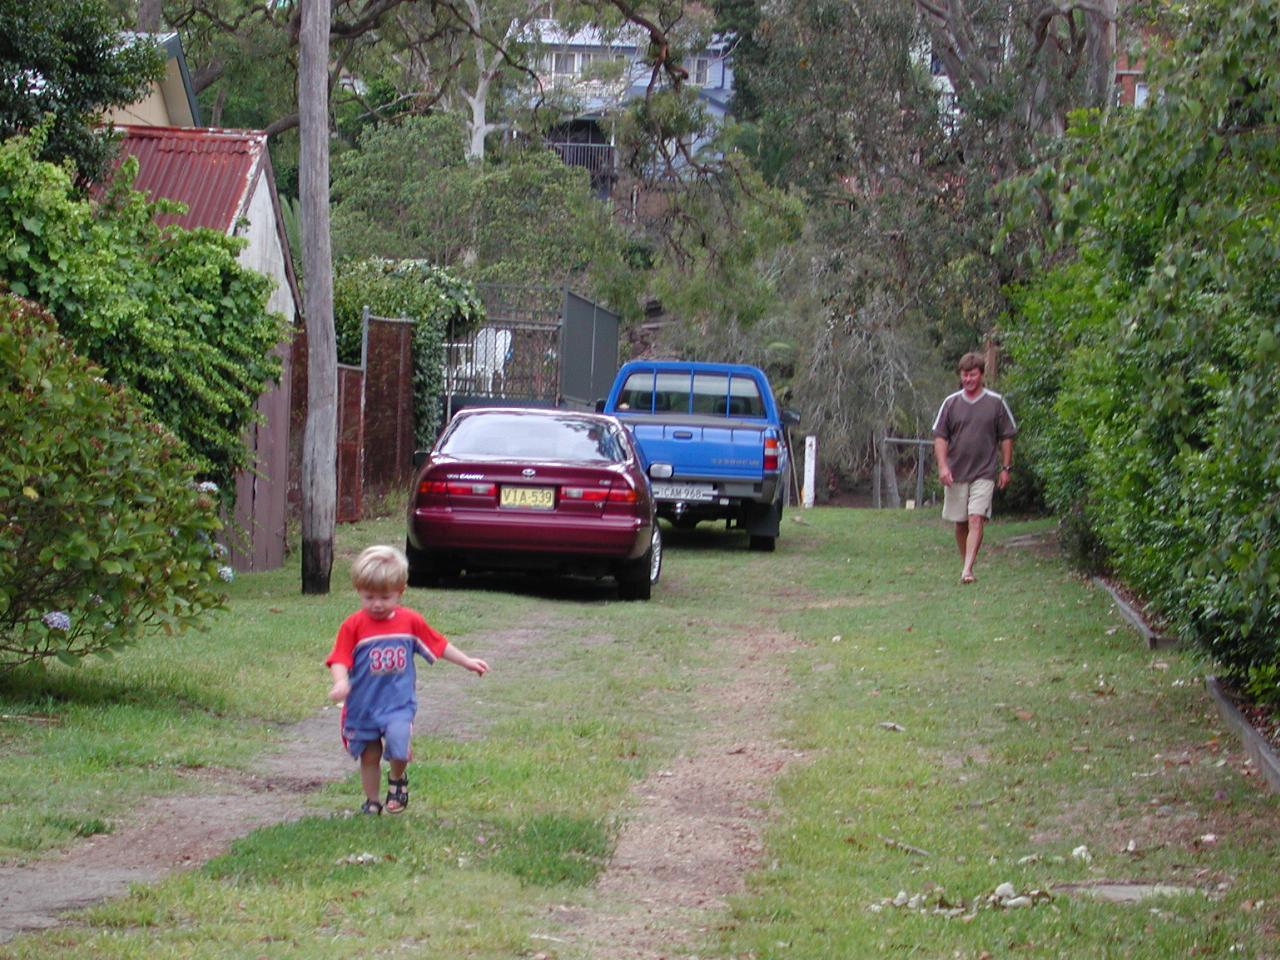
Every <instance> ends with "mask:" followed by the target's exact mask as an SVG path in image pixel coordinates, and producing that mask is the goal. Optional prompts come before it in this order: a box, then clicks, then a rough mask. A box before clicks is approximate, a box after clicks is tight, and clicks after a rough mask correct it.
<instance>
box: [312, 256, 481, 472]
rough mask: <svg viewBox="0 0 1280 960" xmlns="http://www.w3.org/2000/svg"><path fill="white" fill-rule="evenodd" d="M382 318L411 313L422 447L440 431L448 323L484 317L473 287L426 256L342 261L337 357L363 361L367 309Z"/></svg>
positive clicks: (336, 290)
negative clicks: (424, 257)
mask: <svg viewBox="0 0 1280 960" xmlns="http://www.w3.org/2000/svg"><path fill="white" fill-rule="evenodd" d="M366 306H367V307H368V308H369V310H370V312H371V313H373V314H374V315H375V316H379V317H408V318H411V319H412V320H413V321H414V326H413V408H414V409H413V413H414V417H413V432H414V441H415V443H417V445H418V446H419V447H421V448H422V449H426V448H428V447H430V446H431V445H432V444H433V443H434V442H435V438H436V434H438V433H439V432H440V426H441V423H440V421H441V415H442V409H443V408H442V405H441V398H442V396H443V395H444V373H443V371H444V360H445V356H444V344H445V335H446V333H447V332H448V330H449V328H450V325H453V326H454V328H455V329H458V330H466V329H471V328H472V327H474V326H475V325H477V324H479V323H480V322H481V321H482V320H483V318H484V306H483V304H481V302H480V297H479V295H478V294H477V293H476V290H475V288H474V287H473V286H472V285H471V284H470V283H468V282H467V281H465V280H461V279H459V278H458V277H457V276H455V275H454V274H452V273H450V272H449V271H448V270H445V269H444V268H442V267H437V266H434V265H433V264H430V263H428V262H426V261H425V260H381V259H376V258H375V259H367V260H355V261H344V262H341V263H339V264H338V265H337V269H336V271H335V273H334V278H333V314H334V325H335V327H336V331H337V336H338V361H339V362H340V363H350V364H359V363H360V350H361V342H362V339H363V336H364V308H365V307H366Z"/></svg>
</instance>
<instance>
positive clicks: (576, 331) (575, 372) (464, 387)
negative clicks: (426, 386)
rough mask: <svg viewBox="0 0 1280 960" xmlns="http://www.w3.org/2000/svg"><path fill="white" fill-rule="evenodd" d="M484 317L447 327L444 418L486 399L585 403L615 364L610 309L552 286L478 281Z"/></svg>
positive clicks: (601, 388) (598, 393) (599, 392)
mask: <svg viewBox="0 0 1280 960" xmlns="http://www.w3.org/2000/svg"><path fill="white" fill-rule="evenodd" d="M477 291H478V292H479V294H480V299H481V301H482V302H483V303H484V308H485V321H484V323H483V324H482V325H481V326H480V327H478V328H476V327H462V326H460V325H452V324H451V325H450V327H449V332H448V340H447V343H446V345H445V376H444V380H445V404H446V410H445V414H446V417H448V416H450V415H452V413H453V411H455V410H458V409H460V408H462V407H470V406H480V405H484V404H503V405H511V404H514V405H519V406H543V407H555V406H591V405H593V404H594V402H595V399H596V398H597V397H603V396H604V392H605V391H607V390H608V388H609V385H610V384H611V383H612V382H613V375H614V373H616V372H617V369H618V321H619V317H618V315H617V314H616V313H613V312H612V311H611V310H607V309H605V308H604V307H602V306H600V305H599V304H595V303H592V302H591V301H590V300H587V299H585V298H583V297H580V296H578V295H577V294H575V293H572V292H571V291H569V290H567V289H564V288H558V287H540V286H525V285H518V284H478V285H477Z"/></svg>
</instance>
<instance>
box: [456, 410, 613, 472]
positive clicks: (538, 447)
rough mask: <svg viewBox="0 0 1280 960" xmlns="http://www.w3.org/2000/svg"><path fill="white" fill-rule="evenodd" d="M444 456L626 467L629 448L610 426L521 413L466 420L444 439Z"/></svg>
mask: <svg viewBox="0 0 1280 960" xmlns="http://www.w3.org/2000/svg"><path fill="white" fill-rule="evenodd" d="M440 452H441V453H446V454H448V455H449V456H451V457H497V458H512V459H518V460H587V461H597V462H601V463H621V462H623V461H624V460H626V459H627V450H626V445H625V442H624V441H623V439H622V437H621V436H620V435H619V432H618V430H617V429H616V428H615V427H613V426H611V425H609V424H608V423H601V422H600V421H599V420H588V419H585V418H582V417H572V416H562V417H560V416H529V415H526V414H518V413H513V414H502V413H498V414H477V415H474V416H469V417H462V418H460V419H459V420H458V422H457V424H455V425H454V428H453V430H452V431H451V432H450V433H449V435H448V436H447V437H445V439H444V443H443V445H442V446H441V448H440Z"/></svg>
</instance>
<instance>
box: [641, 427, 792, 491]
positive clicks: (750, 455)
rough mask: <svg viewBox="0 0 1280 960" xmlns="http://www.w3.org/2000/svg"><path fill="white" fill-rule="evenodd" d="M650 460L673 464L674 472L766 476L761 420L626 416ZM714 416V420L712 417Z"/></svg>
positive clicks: (722, 476) (678, 474)
mask: <svg viewBox="0 0 1280 960" xmlns="http://www.w3.org/2000/svg"><path fill="white" fill-rule="evenodd" d="M624 419H625V420H626V423H627V425H628V426H629V427H630V428H631V432H632V435H633V436H634V437H635V438H636V442H637V443H638V444H639V445H640V446H641V447H642V448H643V450H644V454H645V457H647V458H648V460H649V462H650V463H669V464H671V465H672V467H673V469H674V471H675V472H674V474H673V476H674V477H677V478H695V477H717V478H720V479H733V480H752V481H755V482H757V483H758V482H759V481H760V479H761V477H762V476H763V475H764V431H765V430H766V429H767V428H766V427H764V426H761V425H760V423H758V422H755V423H752V422H747V421H735V420H725V419H724V418H723V417H715V418H701V417H686V418H680V419H667V418H663V419H661V420H657V418H654V417H642V416H632V417H624ZM708 421H710V422H708Z"/></svg>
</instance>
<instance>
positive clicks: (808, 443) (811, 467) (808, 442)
mask: <svg viewBox="0 0 1280 960" xmlns="http://www.w3.org/2000/svg"><path fill="white" fill-rule="evenodd" d="M817 467H818V438H817V437H812V436H810V437H805V438H804V494H803V496H802V497H801V500H800V503H801V505H802V506H804V508H805V509H806V510H807V509H808V508H810V507H812V506H813V483H814V476H815V474H816V473H817Z"/></svg>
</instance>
